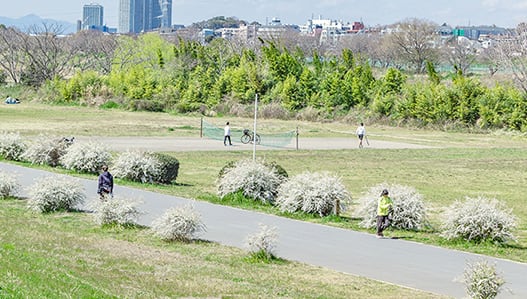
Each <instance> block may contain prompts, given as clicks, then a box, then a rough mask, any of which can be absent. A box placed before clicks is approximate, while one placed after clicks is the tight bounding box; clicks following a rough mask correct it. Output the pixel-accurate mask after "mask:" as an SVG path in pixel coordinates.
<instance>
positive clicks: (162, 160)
mask: <svg viewBox="0 0 527 299" xmlns="http://www.w3.org/2000/svg"><path fill="white" fill-rule="evenodd" d="M153 156H154V158H155V159H156V160H157V161H158V162H159V163H158V165H157V166H158V168H159V171H158V172H156V175H155V177H154V181H156V182H158V183H162V184H170V183H171V182H173V181H175V180H176V178H177V176H178V172H179V161H178V159H176V158H175V157H172V156H170V155H167V154H161V153H154V154H153Z"/></svg>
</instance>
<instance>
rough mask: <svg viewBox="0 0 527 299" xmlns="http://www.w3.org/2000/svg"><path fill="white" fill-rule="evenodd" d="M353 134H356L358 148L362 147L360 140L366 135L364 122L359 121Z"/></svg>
mask: <svg viewBox="0 0 527 299" xmlns="http://www.w3.org/2000/svg"><path fill="white" fill-rule="evenodd" d="M355 134H357V137H358V138H359V148H362V140H363V139H364V137H365V136H366V128H365V127H364V123H360V126H359V127H358V128H357V130H355Z"/></svg>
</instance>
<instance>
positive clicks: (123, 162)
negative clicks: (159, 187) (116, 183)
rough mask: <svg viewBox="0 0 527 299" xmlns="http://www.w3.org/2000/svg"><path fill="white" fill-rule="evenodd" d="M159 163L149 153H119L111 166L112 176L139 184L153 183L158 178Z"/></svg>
mask: <svg viewBox="0 0 527 299" xmlns="http://www.w3.org/2000/svg"><path fill="white" fill-rule="evenodd" d="M159 171H160V169H159V161H158V160H157V159H156V158H154V156H153V154H152V153H150V152H140V151H127V152H124V153H121V154H120V155H119V156H118V157H117V159H116V161H115V162H114V165H113V175H114V176H115V177H118V178H123V179H128V180H131V181H136V182H141V183H153V182H154V180H155V178H157V177H158V176H159Z"/></svg>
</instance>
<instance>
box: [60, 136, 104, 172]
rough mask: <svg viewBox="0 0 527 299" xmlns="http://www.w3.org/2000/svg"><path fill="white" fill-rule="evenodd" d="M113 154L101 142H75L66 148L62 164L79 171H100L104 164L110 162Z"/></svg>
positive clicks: (61, 160)
mask: <svg viewBox="0 0 527 299" xmlns="http://www.w3.org/2000/svg"><path fill="white" fill-rule="evenodd" d="M111 159H112V155H111V153H110V151H109V150H108V149H107V148H106V147H105V146H104V145H102V144H101V143H97V142H93V141H90V142H87V143H80V142H77V143H74V144H73V145H71V146H70V147H68V148H67V149H66V153H65V154H64V155H63V156H62V157H61V159H60V164H61V165H62V166H64V168H66V169H71V170H75V171H78V172H86V173H98V172H99V170H100V169H101V167H102V166H103V165H108V164H110V161H111Z"/></svg>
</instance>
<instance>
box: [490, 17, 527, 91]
mask: <svg viewBox="0 0 527 299" xmlns="http://www.w3.org/2000/svg"><path fill="white" fill-rule="evenodd" d="M497 52H498V54H499V59H500V61H501V62H502V63H503V65H504V66H506V67H507V68H508V69H510V70H511V72H512V73H513V75H514V81H515V82H516V84H518V86H519V87H520V88H521V89H523V91H524V92H527V24H525V23H520V24H519V25H518V26H517V27H516V32H515V33H514V34H513V35H511V37H510V38H508V39H502V40H501V41H500V42H499V44H498V47H497Z"/></svg>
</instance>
